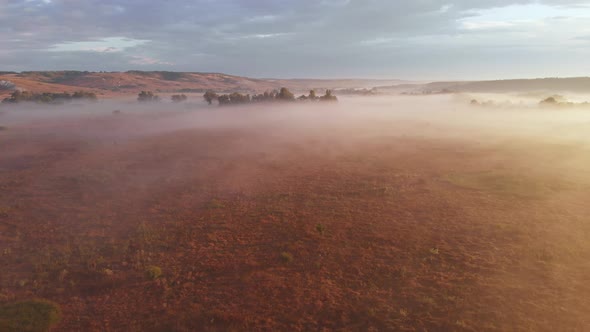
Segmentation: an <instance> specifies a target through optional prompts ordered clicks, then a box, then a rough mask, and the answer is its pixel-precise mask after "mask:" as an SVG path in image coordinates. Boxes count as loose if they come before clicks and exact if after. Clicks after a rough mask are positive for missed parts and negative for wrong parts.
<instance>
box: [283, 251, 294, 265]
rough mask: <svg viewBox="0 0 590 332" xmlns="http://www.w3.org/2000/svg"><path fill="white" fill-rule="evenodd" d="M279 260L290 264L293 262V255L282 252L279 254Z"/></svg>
mask: <svg viewBox="0 0 590 332" xmlns="http://www.w3.org/2000/svg"><path fill="white" fill-rule="evenodd" d="M281 260H282V261H283V262H285V263H290V262H292V261H293V255H291V254H290V253H288V252H286V251H283V252H282V253H281Z"/></svg>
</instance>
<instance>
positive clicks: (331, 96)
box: [320, 90, 338, 101]
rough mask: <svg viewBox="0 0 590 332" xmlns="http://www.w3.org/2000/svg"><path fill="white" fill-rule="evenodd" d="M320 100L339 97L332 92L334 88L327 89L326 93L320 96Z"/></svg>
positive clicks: (334, 99) (336, 99) (331, 99)
mask: <svg viewBox="0 0 590 332" xmlns="http://www.w3.org/2000/svg"><path fill="white" fill-rule="evenodd" d="M320 101H338V98H336V96H334V95H333V94H332V90H326V94H325V95H323V96H321V97H320Z"/></svg>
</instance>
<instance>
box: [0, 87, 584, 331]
mask: <svg viewBox="0 0 590 332" xmlns="http://www.w3.org/2000/svg"><path fill="white" fill-rule="evenodd" d="M448 99H449V97H445V96H443V97H415V98H413V97H406V98H402V97H396V98H389V99H388V98H382V99H371V100H368V99H367V100H365V99H361V98H351V99H350V100H348V99H344V100H342V101H341V102H340V103H339V104H338V105H334V106H327V107H326V106H324V107H313V106H310V105H297V106H272V105H271V106H264V107H262V108H258V109H255V108H253V107H235V108H232V107H230V108H227V109H220V108H217V107H213V108H208V107H205V106H203V105H193V106H190V105H189V106H172V105H168V104H162V105H159V106H147V107H146V109H139V108H138V107H137V106H135V105H132V104H129V105H126V104H121V105H115V104H108V103H99V104H97V105H89V106H84V105H78V106H76V105H72V106H59V107H62V109H60V110H57V109H53V108H51V107H49V108H45V109H39V110H34V109H20V110H0V112H3V113H1V114H0V127H1V128H2V130H0V267H1V272H0V304H3V303H4V304H5V303H12V302H15V301H20V300H29V299H36V298H41V299H47V300H50V301H53V302H55V303H58V304H59V305H60V307H61V314H62V319H61V322H60V323H59V325H58V326H57V328H56V330H58V331H198V330H202V331H242V330H248V331H250V330H260V331H331V330H338V331H588V330H590V316H589V315H588V313H589V312H590V282H589V281H590V217H589V216H590V204H588V197H589V195H590V172H589V171H588V167H587V165H588V163H589V162H590V149H589V148H590V135H589V134H588V132H589V131H588V127H587V125H588V124H589V123H590V116H589V115H583V114H578V113H573V112H574V111H572V112H570V113H568V111H565V112H564V111H551V110H545V111H542V110H535V111H532V110H522V111H520V110H510V111H506V110H482V109H466V108H465V109H463V108H461V107H459V106H456V105H455V104H453V101H452V100H448ZM115 108H117V109H120V110H121V113H120V114H113V112H112V111H113V110H114V109H115ZM0 323H2V316H1V310H0ZM0 326H1V325H0Z"/></svg>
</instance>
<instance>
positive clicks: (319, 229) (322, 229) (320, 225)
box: [315, 224, 326, 235]
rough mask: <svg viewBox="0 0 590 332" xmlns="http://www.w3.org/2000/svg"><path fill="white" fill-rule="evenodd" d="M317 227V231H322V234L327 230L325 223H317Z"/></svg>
mask: <svg viewBox="0 0 590 332" xmlns="http://www.w3.org/2000/svg"><path fill="white" fill-rule="evenodd" d="M315 229H316V231H318V233H320V235H322V234H324V232H325V231H326V226H324V225H323V224H317V225H315Z"/></svg>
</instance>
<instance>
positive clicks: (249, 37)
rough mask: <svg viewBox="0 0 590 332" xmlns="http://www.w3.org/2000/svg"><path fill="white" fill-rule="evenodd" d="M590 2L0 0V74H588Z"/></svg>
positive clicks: (431, 77)
mask: <svg viewBox="0 0 590 332" xmlns="http://www.w3.org/2000/svg"><path fill="white" fill-rule="evenodd" d="M588 59H590V1H589V0H586V1H575V0H562V1H560V0H539V1H526V0H489V1H475V0H449V1H435V0H407V1H397V0H166V1H162V0H151V1H150V0H119V1H114V0H18V1H17V0H0V70H5V71H26V70H88V71H103V70H104V71H126V70H167V71H193V72H222V73H227V74H234V75H243V76H249V77H264V78H383V79H395V78H398V79H410V80H445V79H466V80H468V79H502V78H537V77H571V76H590V61H588Z"/></svg>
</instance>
